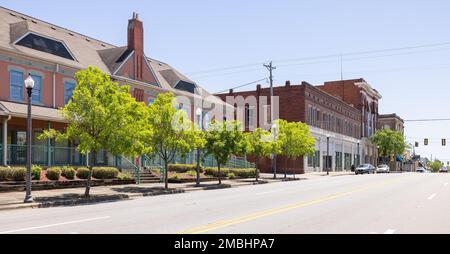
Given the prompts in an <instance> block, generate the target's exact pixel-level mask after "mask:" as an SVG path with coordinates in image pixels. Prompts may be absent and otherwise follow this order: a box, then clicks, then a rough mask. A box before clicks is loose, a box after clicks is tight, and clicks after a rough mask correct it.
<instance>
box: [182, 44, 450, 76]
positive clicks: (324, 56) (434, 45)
mask: <svg viewBox="0 0 450 254" xmlns="http://www.w3.org/2000/svg"><path fill="white" fill-rule="evenodd" d="M449 45H450V42H442V43H434V44H422V45H416V46H408V47H397V48H388V49H379V50H369V51H357V52H349V53H345V54H331V55H322V56H313V57H303V58H292V59H284V60H283V59H282V60H277V61H276V62H278V63H289V62H299V61H306V60H317V59H329V58H335V59H337V58H339V57H341V55H342V56H357V55H368V54H376V53H383V52H394V51H402V50H411V49H419V48H433V47H440V46H449ZM410 53H414V52H410ZM261 64H262V63H261V62H259V63H251V64H244V65H237V66H228V67H222V68H214V69H208V70H203V71H195V72H190V73H186V74H187V75H196V74H203V73H214V72H221V71H226V70H235V69H242V68H245V67H253V66H256V65H261Z"/></svg>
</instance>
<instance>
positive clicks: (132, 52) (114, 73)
mask: <svg viewBox="0 0 450 254" xmlns="http://www.w3.org/2000/svg"><path fill="white" fill-rule="evenodd" d="M123 53H125V51H124V52H123ZM123 53H122V54H123ZM131 56H134V50H133V51H131V53H130V54H129V55H128V56H127V58H125V60H123V62H122V63H121V64H120V65H119V67H117V69H116V70H115V71H114V72H113V74H112V75H116V74H117V72H119V71H120V70H121V69H122V67H123V66H124V65H125V64H126V63H127V62H128V60H130V57H131ZM119 57H120V56H119ZM116 61H117V60H116Z"/></svg>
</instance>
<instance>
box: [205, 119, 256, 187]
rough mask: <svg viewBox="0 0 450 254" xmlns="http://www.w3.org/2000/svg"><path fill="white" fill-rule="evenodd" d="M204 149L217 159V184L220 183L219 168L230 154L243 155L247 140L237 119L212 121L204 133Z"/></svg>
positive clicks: (246, 147) (245, 151) (245, 150)
mask: <svg viewBox="0 0 450 254" xmlns="http://www.w3.org/2000/svg"><path fill="white" fill-rule="evenodd" d="M205 141H206V144H205V150H206V154H207V155H209V154H210V155H212V156H213V157H214V158H215V159H216V161H217V168H218V174H219V184H222V178H221V173H220V169H221V167H222V166H223V165H225V164H226V163H227V162H228V160H229V159H230V157H231V155H245V154H246V153H247V150H248V148H249V147H248V140H247V139H246V138H245V134H244V132H243V131H242V128H241V124H240V123H239V122H237V121H224V122H213V123H211V124H210V126H209V128H208V130H207V131H206V133H205Z"/></svg>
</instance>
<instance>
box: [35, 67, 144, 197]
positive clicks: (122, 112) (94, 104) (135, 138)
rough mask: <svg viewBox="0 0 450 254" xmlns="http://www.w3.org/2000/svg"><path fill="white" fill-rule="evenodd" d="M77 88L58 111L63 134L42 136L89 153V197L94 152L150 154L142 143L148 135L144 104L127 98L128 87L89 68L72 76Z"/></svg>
mask: <svg viewBox="0 0 450 254" xmlns="http://www.w3.org/2000/svg"><path fill="white" fill-rule="evenodd" d="M75 78H76V80H77V86H76V87H75V90H74V92H73V96H72V98H71V100H70V101H69V102H68V103H67V105H65V107H64V108H63V109H62V110H61V112H62V115H63V117H64V119H65V120H66V122H67V128H66V130H65V132H64V133H61V132H57V131H55V130H50V131H45V132H44V134H43V137H47V138H52V137H56V138H57V139H70V140H74V141H76V142H77V143H78V146H77V149H78V151H79V152H80V153H82V154H87V153H89V152H90V154H91V159H90V160H89V168H90V171H91V174H90V176H89V178H88V181H87V186H86V197H88V196H89V189H90V179H91V175H92V166H93V163H94V158H95V157H94V156H95V154H96V152H99V151H101V150H107V151H108V152H110V153H112V154H114V155H129V156H137V155H141V154H144V153H148V152H150V151H151V149H152V148H151V147H148V146H145V144H144V140H146V139H148V138H149V137H151V136H152V129H151V128H150V127H149V125H148V124H146V123H147V122H148V117H149V116H148V112H147V110H146V106H145V104H144V103H140V102H137V101H136V100H135V99H134V98H133V97H131V95H130V89H129V87H128V86H119V84H118V83H115V82H113V81H111V79H110V77H109V75H108V74H106V73H103V72H102V71H101V70H100V69H98V68H95V67H89V68H87V69H86V70H81V71H79V72H77V73H76V74H75Z"/></svg>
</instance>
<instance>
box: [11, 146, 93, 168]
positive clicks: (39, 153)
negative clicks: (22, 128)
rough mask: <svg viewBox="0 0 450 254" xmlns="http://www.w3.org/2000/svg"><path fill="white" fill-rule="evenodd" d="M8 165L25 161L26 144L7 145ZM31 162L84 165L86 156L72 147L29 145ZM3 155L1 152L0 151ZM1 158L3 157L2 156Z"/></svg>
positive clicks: (49, 164)
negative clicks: (31, 154)
mask: <svg viewBox="0 0 450 254" xmlns="http://www.w3.org/2000/svg"><path fill="white" fill-rule="evenodd" d="M7 149H8V158H7V159H8V161H7V162H8V165H25V164H26V162H27V146H26V145H8V147H7ZM31 149H32V153H33V161H32V163H33V164H36V165H42V166H63V165H71V166H84V165H86V156H84V155H82V154H80V153H79V152H78V151H77V149H76V148H74V147H49V146H45V145H33V146H31ZM2 157H3V153H2ZM2 159H3V158H2Z"/></svg>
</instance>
